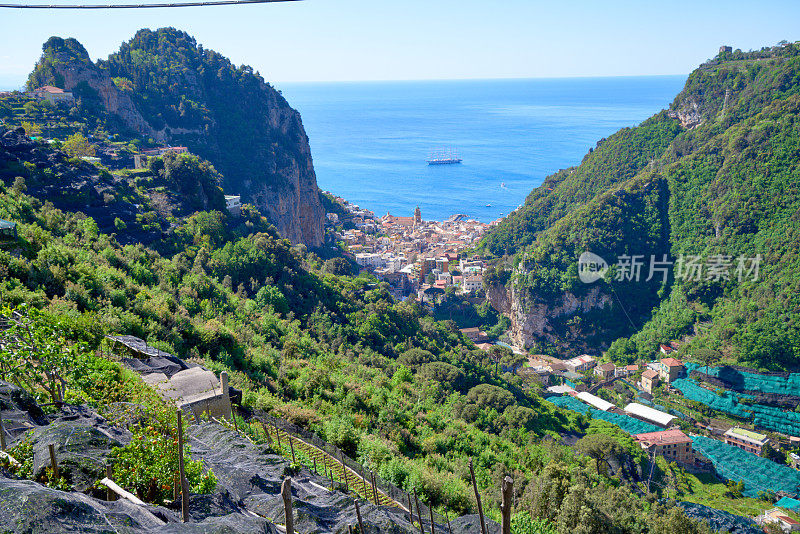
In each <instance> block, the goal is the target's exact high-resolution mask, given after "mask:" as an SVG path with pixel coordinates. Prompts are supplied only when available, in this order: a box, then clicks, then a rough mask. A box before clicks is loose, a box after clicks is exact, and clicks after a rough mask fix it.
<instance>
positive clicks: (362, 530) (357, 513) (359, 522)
mask: <svg viewBox="0 0 800 534" xmlns="http://www.w3.org/2000/svg"><path fill="white" fill-rule="evenodd" d="M353 502H354V503H355V505H356V517H357V518H358V530H360V531H361V532H360V533H359V534H364V523H363V522H362V521H361V509H360V508H359V507H358V499H354V500H353Z"/></svg>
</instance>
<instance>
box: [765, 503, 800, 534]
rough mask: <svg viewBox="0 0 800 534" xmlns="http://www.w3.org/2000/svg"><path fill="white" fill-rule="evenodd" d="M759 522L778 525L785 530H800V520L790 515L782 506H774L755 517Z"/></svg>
mask: <svg viewBox="0 0 800 534" xmlns="http://www.w3.org/2000/svg"><path fill="white" fill-rule="evenodd" d="M755 521H756V523H757V524H759V525H761V526H765V525H777V526H778V528H780V529H781V530H782V531H783V532H786V533H788V532H800V522H798V521H797V520H795V519H792V518H791V517H789V514H788V513H786V511H785V510H783V509H781V508H777V507H776V508H772V509H770V510H767V511H766V512H764V513H763V514H761V515H760V516H758V517H756V518H755Z"/></svg>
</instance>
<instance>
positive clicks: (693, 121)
mask: <svg viewBox="0 0 800 534" xmlns="http://www.w3.org/2000/svg"><path fill="white" fill-rule="evenodd" d="M667 114H668V115H669V116H670V117H671V118H673V119H678V120H679V121H680V122H681V126H683V127H684V128H686V129H687V130H691V129H692V128H696V127H698V126H700V124H702V123H703V114H702V113H701V112H700V106H698V104H697V102H695V101H693V100H688V101H686V102H684V103H683V105H682V106H681V107H680V108H679V109H676V110H672V111H669V112H667Z"/></svg>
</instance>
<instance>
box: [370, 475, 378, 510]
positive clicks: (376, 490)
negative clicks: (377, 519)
mask: <svg viewBox="0 0 800 534" xmlns="http://www.w3.org/2000/svg"><path fill="white" fill-rule="evenodd" d="M370 474H371V475H372V493H373V495H374V496H375V506H378V505H380V499H378V485H377V484H376V483H375V473H370Z"/></svg>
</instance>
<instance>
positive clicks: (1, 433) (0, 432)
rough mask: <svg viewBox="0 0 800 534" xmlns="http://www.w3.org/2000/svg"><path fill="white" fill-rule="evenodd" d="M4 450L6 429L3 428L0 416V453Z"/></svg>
mask: <svg viewBox="0 0 800 534" xmlns="http://www.w3.org/2000/svg"><path fill="white" fill-rule="evenodd" d="M4 450H6V428H5V427H4V426H3V417H2V416H1V415H0V451H4Z"/></svg>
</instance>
